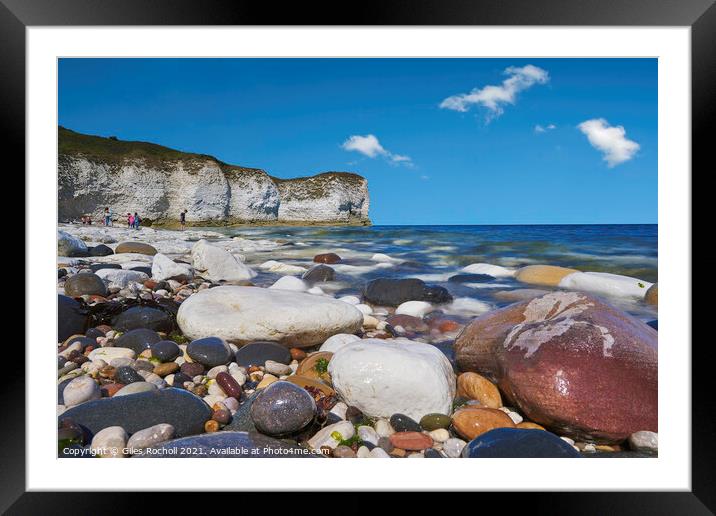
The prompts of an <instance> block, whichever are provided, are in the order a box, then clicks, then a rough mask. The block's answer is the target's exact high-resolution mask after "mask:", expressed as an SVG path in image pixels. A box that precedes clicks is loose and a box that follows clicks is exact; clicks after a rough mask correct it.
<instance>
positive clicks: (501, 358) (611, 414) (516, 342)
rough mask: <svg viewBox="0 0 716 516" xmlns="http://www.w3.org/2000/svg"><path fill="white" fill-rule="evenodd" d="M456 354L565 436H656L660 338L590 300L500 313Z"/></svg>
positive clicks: (577, 295)
mask: <svg viewBox="0 0 716 516" xmlns="http://www.w3.org/2000/svg"><path fill="white" fill-rule="evenodd" d="M454 348H455V355H456V359H457V363H458V365H459V367H460V369H462V370H466V371H474V372H478V373H480V374H482V375H484V376H486V377H487V378H488V379H490V380H492V381H495V382H496V383H497V386H498V387H499V389H500V391H501V392H502V393H503V394H504V395H506V396H507V397H508V399H510V401H511V402H512V403H513V404H514V406H516V407H517V408H518V409H519V411H520V412H521V413H522V414H524V415H525V416H526V417H527V418H528V419H529V420H531V421H533V422H535V423H538V424H540V425H543V426H545V427H546V428H548V429H550V430H552V431H554V432H556V433H559V434H560V435H566V436H568V437H572V438H574V439H576V440H587V441H593V442H598V443H606V444H609V443H610V442H619V441H623V440H624V439H626V438H628V437H629V435H631V434H632V433H634V432H636V431H638V430H650V431H654V432H656V431H657V391H658V388H657V367H658V358H657V332H656V331H655V330H653V329H652V328H650V327H649V326H647V325H646V324H644V323H643V322H642V321H639V320H637V319H636V318H634V317H632V316H631V315H629V314H626V313H624V312H622V311H620V310H618V309H616V308H614V307H612V306H611V305H609V304H607V303H606V302H604V301H602V300H600V299H598V298H596V297H593V296H590V295H589V294H585V293H581V292H553V293H550V294H546V295H544V296H542V297H539V298H535V299H533V300H531V301H525V302H522V303H517V304H514V305H510V306H508V307H505V308H502V309H499V310H495V311H493V312H490V313H488V314H485V315H483V316H481V317H478V318H477V319H474V320H473V321H472V322H471V323H470V325H469V326H467V327H466V328H465V329H464V330H463V332H462V333H461V334H460V335H459V336H458V338H457V339H456V341H455V345H454ZM334 360H335V358H334ZM595 392H598V393H599V396H595Z"/></svg>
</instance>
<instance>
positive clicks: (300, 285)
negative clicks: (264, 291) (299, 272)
mask: <svg viewBox="0 0 716 516" xmlns="http://www.w3.org/2000/svg"><path fill="white" fill-rule="evenodd" d="M269 288H273V289H278V290H293V291H296V292H306V291H307V290H308V288H309V287H308V283H306V282H305V281H303V280H302V279H300V278H297V277H296V276H281V277H280V278H279V279H278V280H277V281H276V283H274V284H273V285H271V286H270V287H269Z"/></svg>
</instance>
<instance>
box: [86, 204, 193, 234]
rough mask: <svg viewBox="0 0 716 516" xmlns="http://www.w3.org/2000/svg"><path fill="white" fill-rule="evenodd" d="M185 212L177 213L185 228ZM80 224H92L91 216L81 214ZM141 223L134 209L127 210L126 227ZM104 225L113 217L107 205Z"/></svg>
mask: <svg viewBox="0 0 716 516" xmlns="http://www.w3.org/2000/svg"><path fill="white" fill-rule="evenodd" d="M186 213H187V210H184V211H182V212H181V213H180V214H179V224H180V225H181V228H182V229H186ZM81 220H82V224H92V218H91V217H90V216H89V215H83V216H82V219H81ZM141 223H142V218H141V217H140V216H139V214H138V213H137V212H136V211H135V212H134V214H132V213H131V212H127V227H128V228H132V229H139V225H140V224H141ZM104 225H105V226H112V225H113V219H112V210H111V209H110V208H109V206H107V207H106V208H105V209H104Z"/></svg>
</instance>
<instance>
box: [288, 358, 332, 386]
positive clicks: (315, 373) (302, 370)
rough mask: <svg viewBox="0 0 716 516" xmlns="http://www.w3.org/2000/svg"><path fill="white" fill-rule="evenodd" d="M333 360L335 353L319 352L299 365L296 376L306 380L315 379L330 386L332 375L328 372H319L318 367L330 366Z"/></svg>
mask: <svg viewBox="0 0 716 516" xmlns="http://www.w3.org/2000/svg"><path fill="white" fill-rule="evenodd" d="M331 358H333V353H331V352H329V351H319V352H318V353H313V354H311V355H309V356H308V357H307V358H306V359H305V360H304V361H303V362H301V363H300V364H299V365H298V368H297V369H296V374H297V375H298V376H304V377H306V378H313V379H316V380H319V381H321V382H324V383H327V384H329V385H330V383H331V375H330V374H329V373H328V371H327V370H326V371H323V372H322V371H319V370H318V369H317V367H318V365H319V363H321V364H326V365H328V364H330V362H331Z"/></svg>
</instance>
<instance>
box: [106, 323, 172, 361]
mask: <svg viewBox="0 0 716 516" xmlns="http://www.w3.org/2000/svg"><path fill="white" fill-rule="evenodd" d="M160 340H162V338H161V337H160V336H159V334H158V333H157V332H156V331H154V330H151V329H149V328H136V329H134V330H129V331H128V332H126V333H123V334H122V335H121V336H120V337H119V338H118V339H117V340H115V342H114V345H115V347H118V348H129V349H131V350H132V351H134V352H135V353H136V354H137V355H139V354H140V353H141V352H142V351H144V350H145V349H151V346H152V344H156V343H157V342H159V341H160Z"/></svg>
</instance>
